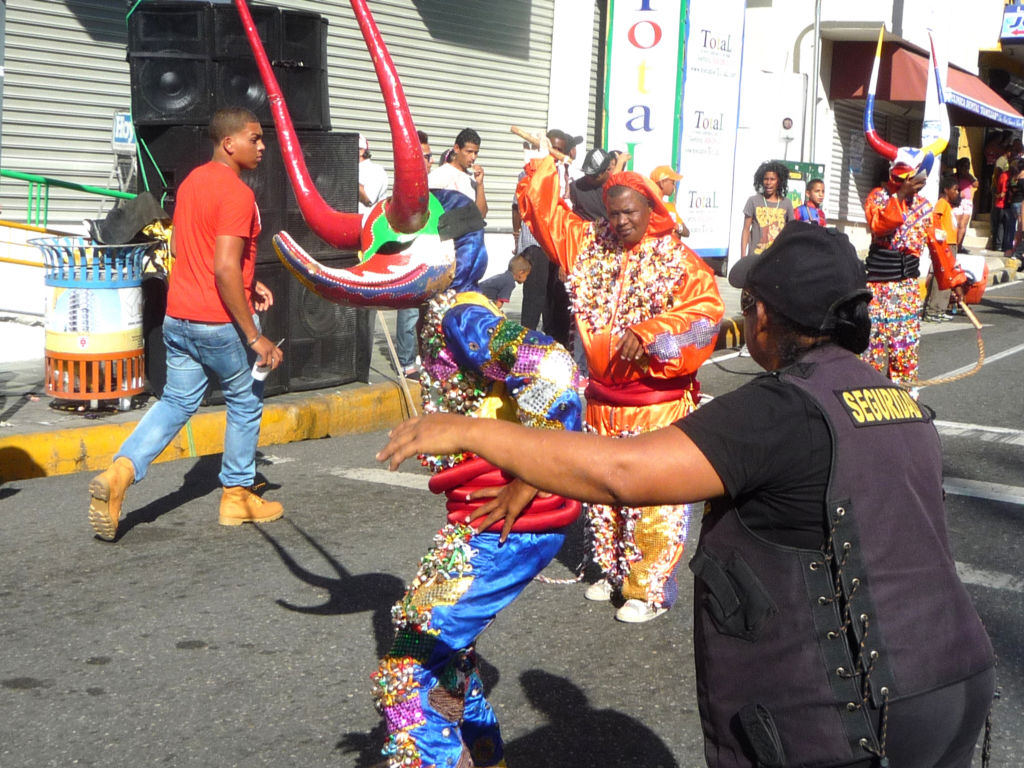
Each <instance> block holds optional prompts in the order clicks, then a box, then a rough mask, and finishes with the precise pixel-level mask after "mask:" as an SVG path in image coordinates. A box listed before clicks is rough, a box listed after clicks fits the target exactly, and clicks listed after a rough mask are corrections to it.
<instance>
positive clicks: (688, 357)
mask: <svg viewBox="0 0 1024 768" xmlns="http://www.w3.org/2000/svg"><path fill="white" fill-rule="evenodd" d="M525 171H526V173H525V175H524V176H523V178H522V179H521V180H520V182H519V185H518V187H517V190H516V194H517V197H518V202H519V210H520V213H521V214H522V217H523V221H524V222H526V223H527V224H528V225H529V227H530V230H531V231H532V232H533V235H534V237H535V238H536V239H537V241H538V242H539V243H540V245H541V247H542V248H543V249H544V252H545V253H547V254H548V255H549V256H550V258H551V259H552V260H553V261H555V262H556V263H557V264H558V265H559V266H560V267H562V269H563V270H564V271H565V274H566V277H567V279H566V288H567V290H568V291H569V296H570V301H571V305H572V309H573V314H574V317H575V319H576V325H577V329H578V331H579V338H580V340H581V341H582V343H583V347H584V349H585V350H586V356H587V365H588V367H589V369H590V373H589V375H590V380H591V383H590V386H589V387H588V388H587V393H586V397H587V412H586V421H587V425H588V428H590V429H592V430H595V431H597V432H598V433H600V434H603V435H614V436H626V435H635V434H639V433H642V432H648V431H652V430H655V429H659V428H661V427H665V426H668V425H669V424H672V423H673V422H674V421H676V420H678V419H680V418H682V417H683V416H685V415H687V414H688V413H690V412H691V411H692V410H693V409H694V408H695V407H696V399H697V396H698V394H699V386H698V384H697V382H696V378H695V377H694V374H695V373H696V371H697V369H698V368H699V366H700V365H701V363H703V362H704V361H705V360H707V359H708V357H709V356H710V355H711V352H712V351H713V350H714V344H715V339H716V338H717V336H718V330H719V323H720V321H721V319H722V315H723V314H724V311H725V307H724V305H723V303H722V298H721V296H720V295H719V293H718V287H717V285H716V284H715V279H714V275H713V273H712V271H711V269H710V268H709V267H707V265H705V264H704V262H703V261H701V259H700V257H699V256H697V254H695V253H694V252H693V251H691V250H690V249H689V248H687V247H686V246H685V245H683V244H682V243H681V242H680V241H679V239H678V238H677V237H676V236H675V235H674V234H673V232H674V229H675V224H674V223H673V221H672V219H671V218H670V217H669V215H668V211H667V210H666V209H665V206H664V203H662V201H661V196H660V193H658V192H657V191H656V190H654V189H653V188H651V189H650V191H649V195H648V198H649V199H650V200H651V203H652V212H651V219H650V223H649V224H648V227H647V232H646V234H645V235H644V237H643V239H642V240H641V241H640V242H639V243H637V244H636V245H634V246H633V247H631V248H625V247H623V245H622V244H621V243H620V242H619V240H618V238H617V236H616V235H615V232H614V230H612V229H611V227H610V225H609V224H608V222H606V221H604V220H598V221H596V222H587V221H584V220H583V219H581V218H580V217H579V216H577V215H575V214H574V213H573V212H572V210H571V209H570V208H569V207H568V206H567V205H566V204H565V202H564V201H563V200H562V199H561V197H560V195H559V180H558V175H557V173H556V170H555V163H554V159H553V158H551V157H546V158H543V159H541V160H534V161H531V162H530V163H529V164H528V165H527V167H526V169H525ZM611 181H612V182H614V181H615V179H614V178H613V179H612V180H611ZM606 186H607V185H606ZM627 329H628V330H631V331H633V332H634V333H635V334H636V336H637V337H638V338H639V339H640V341H641V342H642V343H643V347H644V351H645V352H646V355H645V357H644V358H643V359H641V360H638V361H629V360H624V359H622V358H621V357H619V355H618V354H617V353H616V345H617V344H618V342H619V339H620V338H621V336H622V334H623V333H624V332H625V331H626V330H627ZM686 506H687V505H683V506H665V507H646V508H643V509H632V508H609V507H603V506H602V505H592V506H590V507H589V509H588V517H589V519H590V523H591V527H592V529H593V534H594V542H593V544H594V556H595V560H596V561H597V563H598V565H600V566H601V568H602V570H603V571H604V573H605V575H606V577H607V578H608V579H609V580H610V581H611V582H612V583H613V584H619V583H621V584H622V594H623V596H624V597H626V598H627V599H629V598H635V599H640V600H645V601H646V602H647V603H648V604H649V605H651V606H652V607H666V606H668V605H671V603H672V602H673V600H674V598H675V583H674V578H673V576H672V573H673V571H674V569H675V566H676V564H677V563H678V561H679V558H680V557H681V555H682V551H683V543H684V541H685V538H686V532H687V527H688V519H689V514H688V510H687V509H686ZM689 506H692V505H689Z"/></svg>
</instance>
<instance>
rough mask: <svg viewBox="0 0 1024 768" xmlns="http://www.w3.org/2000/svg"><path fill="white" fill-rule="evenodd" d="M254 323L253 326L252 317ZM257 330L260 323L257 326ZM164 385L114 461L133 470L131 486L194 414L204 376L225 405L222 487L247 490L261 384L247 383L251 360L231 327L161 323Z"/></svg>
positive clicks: (251, 474) (251, 354)
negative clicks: (127, 463)
mask: <svg viewBox="0 0 1024 768" xmlns="http://www.w3.org/2000/svg"><path fill="white" fill-rule="evenodd" d="M253 319H254V320H257V318H256V317H255V316H253ZM256 327H257V328H259V322H258V320H257V325H256ZM164 346H166V347H167V385H166V386H165V387H164V394H163V397H162V398H161V399H160V400H158V401H157V403H156V404H155V405H154V406H153V407H152V408H151V409H150V410H149V412H148V413H146V415H145V416H144V417H143V419H142V421H140V422H139V424H138V426H137V427H135V430H134V431H133V432H132V434H131V435H130V436H129V438H128V439H127V440H125V441H124V444H123V445H122V446H121V449H120V450H119V451H118V452H117V456H115V457H114V458H115V459H116V458H120V457H121V456H124V457H125V458H127V459H128V460H129V461H131V463H132V464H133V465H134V467H135V482H138V481H140V480H142V478H144V477H145V476H146V470H147V468H148V467H149V465H150V463H151V462H152V461H153V459H155V458H156V457H157V456H159V455H160V453H161V452H162V451H163V450H164V448H166V447H167V446H168V444H169V443H170V442H171V440H173V439H174V436H175V435H177V434H178V432H180V431H181V428H182V427H184V426H185V424H186V423H187V422H188V420H189V419H190V418H191V417H192V414H194V413H195V412H196V411H197V410H199V404H200V403H201V402H202V400H203V395H204V394H205V393H206V386H207V383H208V381H209V376H210V375H211V374H212V375H213V376H215V377H216V378H217V380H218V381H219V382H220V388H221V391H222V392H223V393H224V402H225V403H226V405H227V428H226V430H225V433H224V455H223V457H222V458H221V464H220V476H219V477H220V482H221V485H223V486H235V485H243V486H251V485H252V484H253V481H254V480H255V478H256V444H257V442H258V440H259V436H260V419H261V418H262V416H263V384H264V383H263V382H262V381H256V380H255V379H253V377H252V365H253V363H254V362H255V360H256V355H255V353H254V352H252V351H251V350H250V349H249V348H248V347H247V346H246V344H245V340H244V339H243V338H242V335H241V333H240V332H239V330H238V328H236V327H235V325H234V324H232V323H222V324H221V323H217V324H210V323H197V322H193V321H190V320H180V319H178V318H176V317H165V318H164Z"/></svg>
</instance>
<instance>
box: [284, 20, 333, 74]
mask: <svg viewBox="0 0 1024 768" xmlns="http://www.w3.org/2000/svg"><path fill="white" fill-rule="evenodd" d="M278 60H279V62H280V63H281V64H283V65H285V66H300V67H306V68H308V69H321V70H326V69H327V19H325V18H324V17H323V16H321V15H320V14H319V13H312V12H309V11H282V12H281V54H280V56H279V59H278Z"/></svg>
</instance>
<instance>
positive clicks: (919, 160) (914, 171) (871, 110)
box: [864, 27, 949, 183]
mask: <svg viewBox="0 0 1024 768" xmlns="http://www.w3.org/2000/svg"><path fill="white" fill-rule="evenodd" d="M884 37H885V27H882V28H881V29H880V30H879V32H878V47H877V48H876V49H875V63H874V65H873V66H872V68H871V82H870V84H869V85H868V93H867V103H866V104H865V105H864V136H865V137H866V138H867V141H868V144H870V145H871V148H872V149H873V150H875V152H877V153H878V154H880V155H881V156H882V157H884V158H885V159H886V160H888V161H889V176H890V178H891V179H892V180H893V181H894V182H897V183H901V182H904V181H911V180H913V179H919V178H926V177H927V176H928V174H929V173H930V172H931V170H932V166H933V165H935V158H936V157H937V156H938V155H939V154H941V153H942V150H944V149H945V148H946V143H947V142H948V141H949V139H948V138H947V137H948V136H949V114H948V112H947V110H946V100H945V95H944V94H943V88H942V78H941V77H940V76H939V66H938V63H937V61H936V58H935V43H934V42H932V44H931V49H932V51H931V53H932V60H931V63H932V71H933V72H934V76H935V92H936V94H937V96H938V100H939V114H940V120H941V123H940V127H939V135H938V137H937V138H936V139H935V140H934V141H932V142H931V143H930V144H928V145H927V146H925V147H922V148H920V149H917V148H916V147H895V146H893V145H892V144H890V143H889V142H887V141H885V139H883V138H882V137H881V136H879V135H878V131H876V130H875V93H876V92H877V89H878V68H879V63H880V62H881V60H882V40H883V38H884ZM928 37H929V40H931V34H930V33H929V36H928Z"/></svg>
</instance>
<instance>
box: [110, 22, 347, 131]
mask: <svg viewBox="0 0 1024 768" xmlns="http://www.w3.org/2000/svg"><path fill="white" fill-rule="evenodd" d="M250 12H251V13H252V16H253V21H254V22H255V24H256V28H257V31H258V32H259V35H260V39H261V40H262V41H263V44H264V48H265V50H266V53H267V57H268V58H269V59H270V61H271V63H272V64H273V67H274V74H275V76H276V77H277V81H278V84H279V85H280V87H281V92H282V93H283V94H284V98H285V102H286V103H287V104H288V106H289V109H290V110H291V116H292V122H293V123H294V124H295V127H296V128H308V129H314V130H329V129H330V101H329V99H328V96H327V74H326V69H325V68H326V61H327V53H326V51H327V21H326V20H325V19H324V18H323V17H321V16H320V15H319V14H316V13H308V12H302V11H279V10H278V9H277V8H275V7H273V6H251V7H250ZM128 59H129V62H130V65H131V67H130V69H131V91H132V117H133V120H134V123H135V126H136V128H138V127H140V126H151V125H200V126H205V125H207V124H208V123H209V121H210V117H211V116H212V115H213V113H214V112H215V111H216V110H218V109H221V108H224V107H246V108H248V109H250V110H252V111H253V112H254V113H255V114H256V115H257V117H258V118H259V119H260V121H261V122H262V123H264V124H265V125H269V124H270V123H271V117H272V116H271V113H270V108H269V101H268V99H267V94H266V90H265V88H264V87H263V82H262V81H261V79H260V76H259V71H258V70H257V68H256V62H255V59H254V58H253V55H252V51H251V50H250V48H249V43H248V40H247V39H246V36H245V32H244V30H243V29H242V23H241V20H240V18H239V16H238V11H237V10H236V9H235V7H234V5H232V4H216V5H213V6H211V5H210V4H209V3H205V2H202V3H200V2H196V3H187V2H145V3H142V4H139V5H138V6H137V7H136V8H135V10H134V12H133V13H132V14H131V16H130V17H129V34H128Z"/></svg>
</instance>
